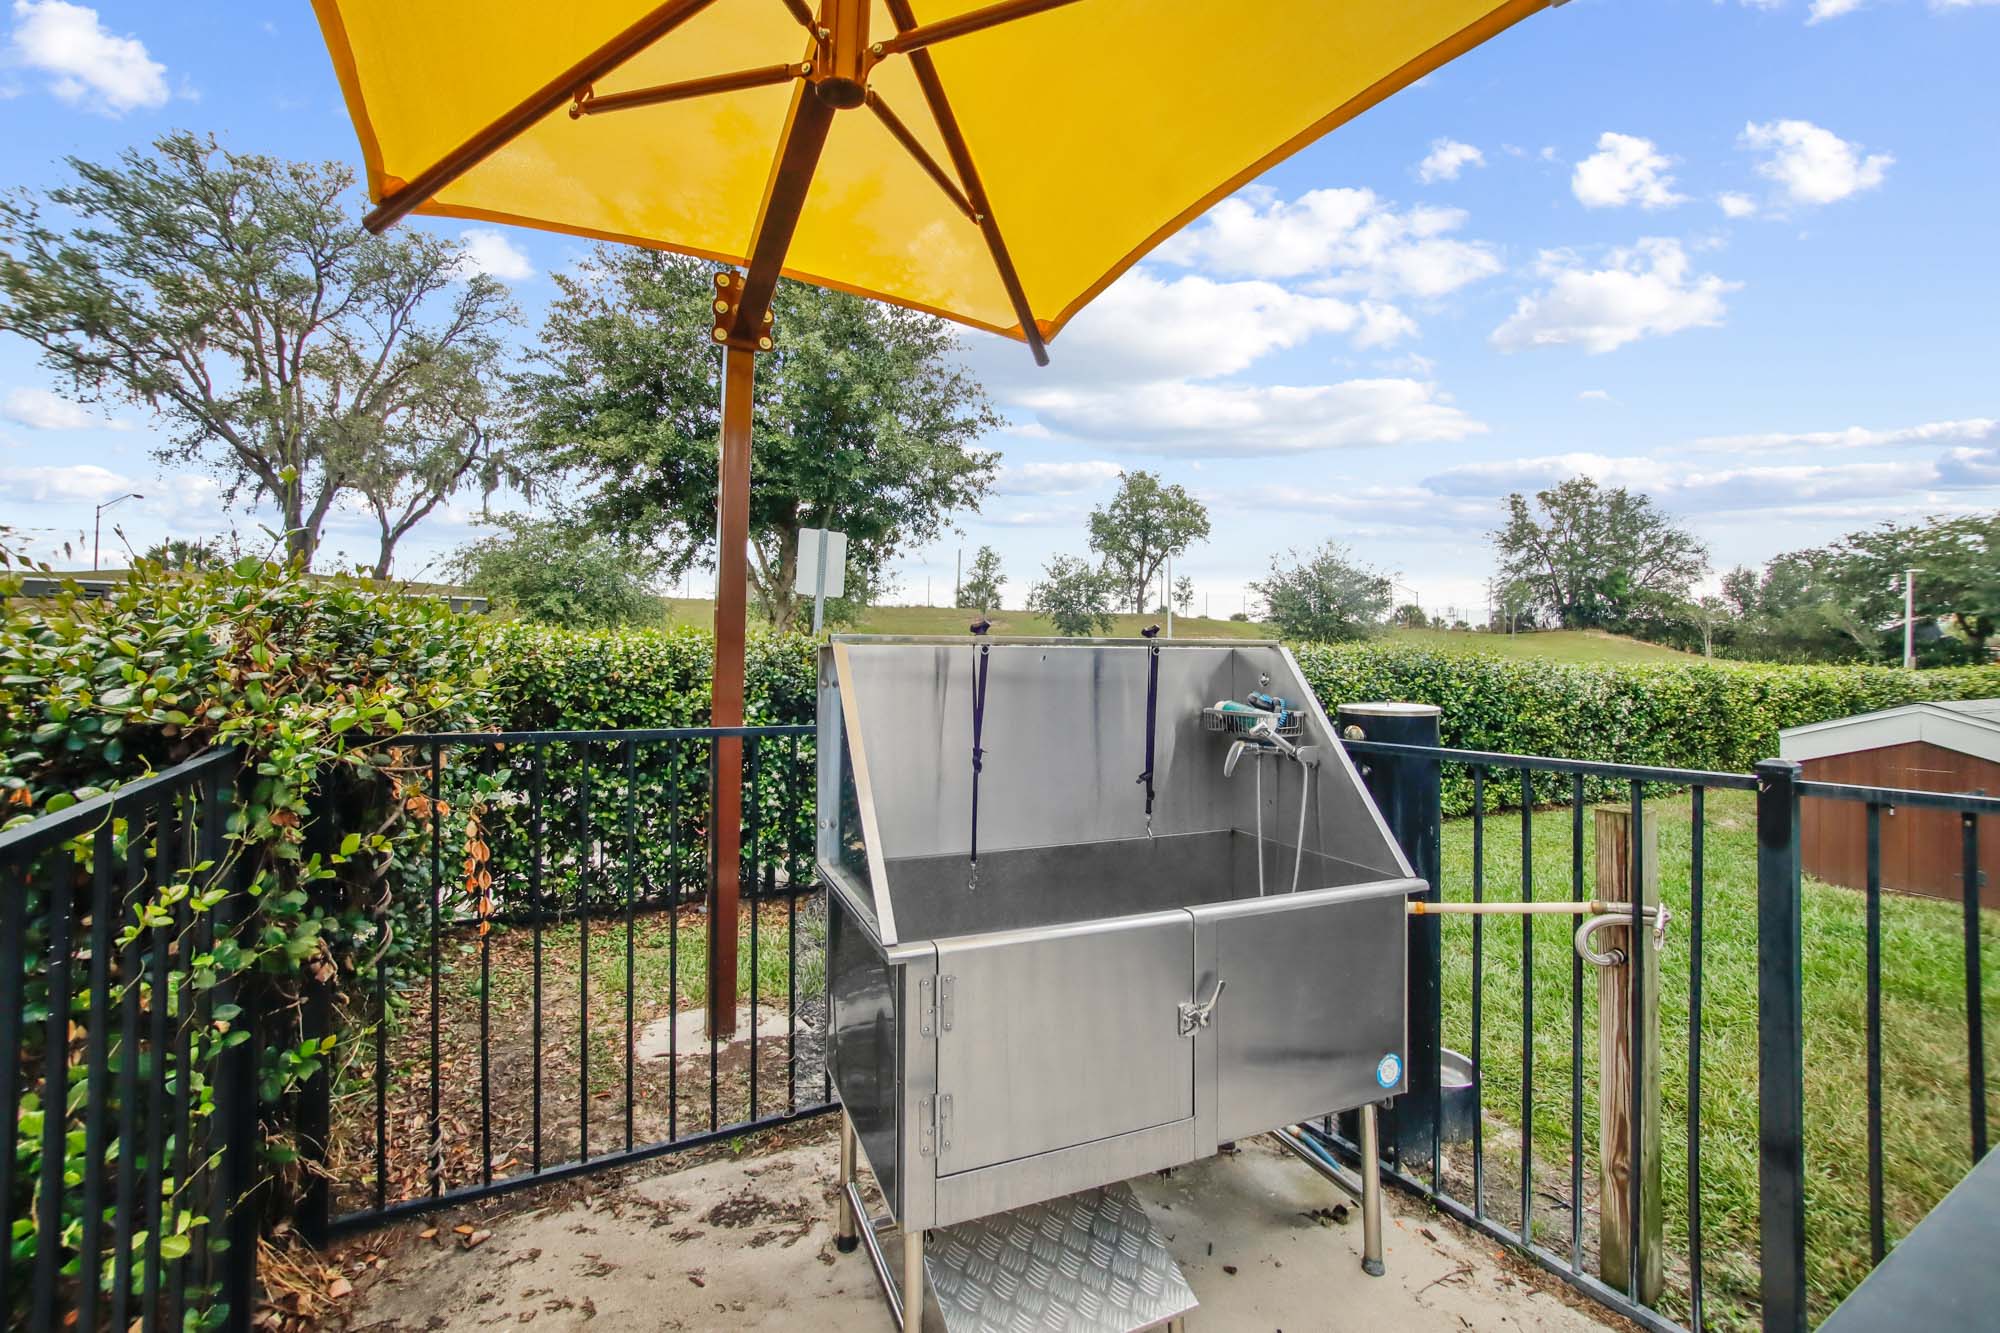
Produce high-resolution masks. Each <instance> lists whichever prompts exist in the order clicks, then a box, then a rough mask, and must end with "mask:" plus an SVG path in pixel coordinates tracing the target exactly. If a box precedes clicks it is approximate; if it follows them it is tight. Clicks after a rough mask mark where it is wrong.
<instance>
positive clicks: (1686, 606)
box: [1678, 595, 1736, 657]
mask: <svg viewBox="0 0 2000 1333" xmlns="http://www.w3.org/2000/svg"><path fill="white" fill-rule="evenodd" d="M1678 615H1679V618H1680V619H1681V620H1682V621H1684V622H1685V623H1687V624H1688V625H1691V626H1692V627H1693V628H1694V631H1695V633H1696V634H1698V635H1700V636H1701V655H1702V656H1703V657H1714V656H1715V636H1716V635H1717V634H1718V633H1719V632H1722V631H1724V630H1726V629H1727V628H1728V627H1729V626H1730V625H1731V624H1733V623H1734V622H1735V619H1736V617H1735V615H1734V613H1733V612H1732V610H1731V608H1730V605H1729V603H1728V601H1726V600H1725V599H1723V598H1721V597H1716V596H1713V595H1710V596H1707V597H1696V598H1692V599H1690V600H1689V601H1686V602H1683V603H1682V604H1681V605H1680V607H1679V608H1678Z"/></svg>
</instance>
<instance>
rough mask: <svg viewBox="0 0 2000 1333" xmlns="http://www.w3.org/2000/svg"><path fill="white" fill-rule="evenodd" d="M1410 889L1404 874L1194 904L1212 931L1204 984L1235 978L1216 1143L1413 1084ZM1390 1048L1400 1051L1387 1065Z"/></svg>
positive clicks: (1221, 1023) (1217, 1022)
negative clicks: (1406, 1016)
mask: <svg viewBox="0 0 2000 1333" xmlns="http://www.w3.org/2000/svg"><path fill="white" fill-rule="evenodd" d="M1408 887H1409V883H1406V882H1402V881H1398V882H1395V883H1389V884H1381V885H1367V886H1362V887H1358V888H1345V889H1322V890H1318V891H1316V892H1310V893H1299V894H1274V895H1272V896H1271V897H1268V898H1255V899H1246V900H1243V901H1239V902H1233V903H1223V904H1217V905H1214V906H1208V907H1197V908H1195V909H1194V916H1195V920H1196V929H1197V930H1199V931H1200V932H1201V933H1202V941H1201V950H1200V959H1201V963H1200V965H1199V966H1198V968H1197V972H1198V975H1197V978H1196V985H1197V986H1198V987H1199V989H1200V990H1201V993H1202V994H1203V995H1204V996H1206V995H1207V994H1208V993H1209V992H1210V991H1212V990H1213V989H1214V988H1215V984H1216V979H1217V978H1218V977H1219V978H1220V979H1221V980H1222V981H1224V982H1226V983H1227V986H1226V988H1225V989H1224V991H1223V993H1222V996H1221V998H1220V999H1219V1000H1218V1001H1217V1003H1216V1005H1215V1009H1214V1014H1213V1017H1212V1019H1211V1023H1210V1028H1209V1032H1210V1033H1212V1039H1213V1041H1214V1043H1215V1045H1214V1056H1213V1061H1214V1063H1213V1067H1212V1068H1213V1074H1212V1076H1213V1078H1214V1080H1215V1087H1214V1089H1213V1092H1212V1094H1211V1095H1212V1096H1213V1098H1214V1100H1213V1103H1212V1104H1213V1106H1214V1108H1215V1109H1214V1115H1215V1120H1214V1125H1215V1140H1216V1141H1218V1142H1222V1143H1228V1142H1232V1141H1234V1140H1236V1139H1242V1138H1248V1137H1250V1136H1251V1135H1254V1134H1261V1133H1264V1132H1265V1131H1267V1130H1272V1129H1276V1128H1278V1127H1279V1126H1281V1125H1290V1124H1295V1123H1297V1122H1299V1121H1301V1120H1306V1119H1311V1118H1313V1117H1316V1116H1320V1115H1324V1114H1327V1113H1329V1112H1334V1111H1345V1110H1350V1109H1352V1108H1354V1107H1356V1106H1360V1105H1362V1104H1363V1103H1364V1102H1373V1101H1380V1100H1381V1099H1382V1098H1384V1097H1388V1096H1392V1095H1394V1094H1396V1093H1398V1092H1401V1091H1402V1090H1403V1087H1404V1079H1403V1071H1402V1062H1403V1056H1404V1047H1405V1042H1404V1027H1403V1009H1404V997H1403V991H1404V982H1403V977H1404V970H1405V964H1406V955H1405V950H1404V943H1403V939H1404V933H1403V932H1404V901H1405V892H1406V889H1407V888H1408ZM1385 1056H1393V1057H1395V1058H1394V1060H1393V1061H1390V1062H1387V1063H1385V1062H1384V1057H1385ZM1203 1065H1204V1068H1203V1071H1202V1072H1203V1076H1204V1078H1207V1077H1209V1076H1210V1068H1209V1066H1208V1061H1206V1060H1204V1061H1203ZM1384 1078H1387V1079H1389V1081H1388V1082H1386V1083H1385V1082H1383V1081H1382V1080H1383V1079H1384ZM1206 1100H1207V1099H1206V1098H1204V1101H1206ZM1206 1111H1207V1107H1206V1106H1204V1115H1206ZM1204 1141H1205V1142H1206V1141H1207V1136H1206V1135H1205V1134H1204Z"/></svg>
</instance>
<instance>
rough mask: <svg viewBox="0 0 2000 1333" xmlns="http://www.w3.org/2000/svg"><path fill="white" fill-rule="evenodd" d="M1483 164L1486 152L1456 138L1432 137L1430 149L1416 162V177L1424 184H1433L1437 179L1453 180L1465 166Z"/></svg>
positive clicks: (1480, 165) (1481, 165) (1479, 165)
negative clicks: (1421, 159) (1422, 158)
mask: <svg viewBox="0 0 2000 1333" xmlns="http://www.w3.org/2000/svg"><path fill="white" fill-rule="evenodd" d="M1485 165H1486V154H1484V153H1482V152H1480V151H1479V150H1478V149H1477V148H1474V147H1473V146H1472V145H1471V144H1469V143H1460V142H1459V141H1458V140H1456V139H1433V140H1431V151H1430V152H1429V153H1427V154H1425V155H1424V160H1423V161H1421V162H1419V163H1417V179H1418V180H1420V181H1422V182H1423V183H1424V184H1426V185H1434V184H1436V183H1437V182H1438V181H1455V180H1457V179H1458V177H1459V173H1460V172H1462V171H1464V170H1465V169H1466V168H1467V167H1483V166H1485Z"/></svg>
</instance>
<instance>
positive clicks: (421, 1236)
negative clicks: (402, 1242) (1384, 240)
mask: <svg viewBox="0 0 2000 1333" xmlns="http://www.w3.org/2000/svg"><path fill="white" fill-rule="evenodd" d="M437 1233H438V1229H437V1228H436V1227H425V1228H424V1229H423V1230H422V1231H419V1232H418V1233H417V1239H418V1240H431V1239H433V1238H435V1237H436V1235H437Z"/></svg>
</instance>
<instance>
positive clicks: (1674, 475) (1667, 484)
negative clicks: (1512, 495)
mask: <svg viewBox="0 0 2000 1333" xmlns="http://www.w3.org/2000/svg"><path fill="white" fill-rule="evenodd" d="M1578 475H1582V476H1587V477H1590V478H1592V479H1594V480H1595V481H1597V482H1598V484H1600V485H1604V486H1624V487H1627V488H1629V489H1631V490H1635V491H1643V492H1645V493H1646V494H1647V495H1650V496H1652V497H1653V498H1654V499H1655V500H1658V501H1659V502H1660V503H1661V504H1663V505H1665V506H1667V507H1668V508H1670V509H1681V510H1686V511H1695V512H1702V513H1712V512H1716V511H1737V510H1749V509H1773V508H1776V509H1786V508H1791V507H1794V506H1800V505H1808V504H1815V503H1825V502H1828V501H1839V500H1854V499H1877V498H1880V497H1883V496H1887V495H1892V494H1895V493H1898V492H1906V491H1911V490H1917V489H1922V488H1924V487H1927V486H1930V485H1933V484H1935V483H1936V481H1937V479H1938V470H1937V468H1936V466H1935V465H1933V464H1931V463H1928V462H1919V461H1915V460H1912V461H1910V462H1902V463H1844V464H1834V465H1826V464H1801V465H1791V466H1751V467H1724V468H1719V469H1714V470H1705V469H1702V468H1699V467H1696V466H1692V465H1690V464H1689V463H1688V462H1686V461H1685V460H1675V459H1670V458H1658V457H1637V458H1631V457H1627V458H1611V457H1606V456H1605V455H1603V454H1593V453H1570V454H1550V455H1544V456H1542V457H1537V458H1516V459H1507V460H1503V461H1497V462H1486V463H1466V464H1462V465H1460V466H1458V467H1452V468H1446V469H1445V470H1444V471H1442V472H1440V473H1438V474H1436V475H1435V476H1431V477H1428V478H1426V479H1425V480H1424V483H1423V484H1424V485H1425V486H1426V487H1428V488H1429V489H1431V490H1434V491H1436V492H1438V493H1440V494H1443V495H1450V496H1460V497H1470V496H1499V495H1505V494H1507V493H1508V492H1510V491H1532V490H1539V489H1541V488H1543V487H1547V486H1552V485H1554V484H1555V483H1557V482H1559V481H1562V480H1564V479H1566V478H1569V477H1574V476H1578Z"/></svg>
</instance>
